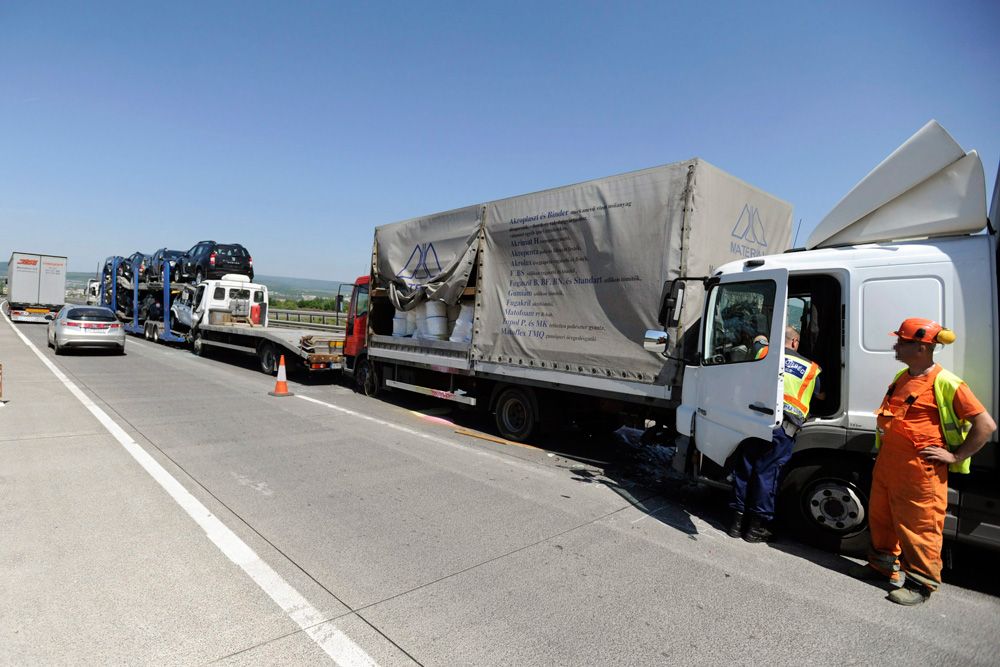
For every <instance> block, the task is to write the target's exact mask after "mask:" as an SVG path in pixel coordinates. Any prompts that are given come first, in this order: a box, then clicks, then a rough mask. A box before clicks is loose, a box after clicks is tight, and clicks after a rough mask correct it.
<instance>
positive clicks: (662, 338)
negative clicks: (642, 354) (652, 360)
mask: <svg viewBox="0 0 1000 667" xmlns="http://www.w3.org/2000/svg"><path fill="white" fill-rule="evenodd" d="M669 340H670V334H668V333H667V332H666V331H657V330H656V329H649V330H648V331H646V335H645V336H644V337H643V339H642V349H644V350H647V351H649V352H659V353H660V354H666V353H667V342H668V341H669Z"/></svg>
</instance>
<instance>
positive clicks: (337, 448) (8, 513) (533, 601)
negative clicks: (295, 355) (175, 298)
mask: <svg viewBox="0 0 1000 667" xmlns="http://www.w3.org/2000/svg"><path fill="white" fill-rule="evenodd" d="M17 332H21V334H22V335H23V337H24V338H23V339H22V337H21V336H19V335H18V333H17ZM32 346H33V347H32ZM36 350H37V353H36ZM0 363H2V364H3V392H4V396H3V397H4V399H6V400H7V402H6V404H5V405H4V406H3V407H2V408H0V499H2V510H0V512H2V513H0V516H2V517H3V524H2V525H3V532H2V535H3V539H2V540H0V582H2V591H3V594H2V596H0V663H4V664H95V663H99V664H107V663H126V662H127V663H135V664H185V665H189V664H204V663H214V662H218V663H222V664H269V665H271V664H274V665H277V664H289V665H300V664H310V665H311V664H323V663H330V662H335V663H338V664H342V665H363V664H382V665H408V664H422V665H500V664H503V665H585V664H586V665H609V664H620V665H652V664H748V663H771V664H795V665H799V664H871V663H873V662H876V661H877V662H879V663H880V664H915V663H924V664H926V663H939V664H963V665H965V664H982V665H987V664H993V665H995V664H998V662H1000V656H998V653H997V636H998V635H1000V600H998V598H997V597H996V590H995V588H991V585H989V584H984V583H983V582H995V581H996V579H997V577H996V572H995V567H981V565H980V563H990V562H992V563H995V558H994V557H993V555H990V556H989V558H988V559H981V560H979V561H977V560H975V559H973V560H970V561H968V563H969V565H968V566H967V567H966V571H965V573H964V574H965V578H964V579H962V578H960V577H959V578H956V579H955V580H956V581H962V582H968V583H969V584H971V587H969V586H966V585H959V584H950V585H949V584H946V585H945V586H944V587H943V588H942V590H941V592H939V593H938V594H936V595H935V596H934V597H933V598H932V599H931V600H930V601H929V602H928V603H927V604H924V605H921V606H919V607H915V608H904V607H900V606H897V605H893V604H891V603H889V602H887V601H886V600H885V599H884V598H885V595H886V592H885V591H884V590H883V589H881V588H879V587H878V586H873V585H871V584H868V583H864V582H860V581H855V580H853V579H850V578H849V577H847V576H846V575H845V574H844V571H845V570H846V568H847V567H848V566H849V565H850V564H851V561H849V560H848V559H846V558H843V557H840V556H836V555H832V554H828V553H824V552H820V551H816V550H814V549H811V548H809V547H807V546H804V545H801V544H798V543H796V542H795V541H794V540H791V539H788V538H785V539H782V540H780V541H779V542H777V543H775V544H773V545H760V544H758V545H753V544H748V543H746V542H743V541H742V540H734V539H731V538H729V537H727V536H726V535H725V533H724V532H723V530H722V526H721V522H722V520H723V517H724V509H723V501H724V498H720V497H719V495H717V494H715V493H710V492H691V493H690V494H687V495H682V494H677V493H664V489H663V487H661V486H658V485H656V484H655V483H650V480H653V479H655V477H656V475H655V471H652V472H650V470H649V465H653V466H654V467H655V460H652V461H650V460H648V459H647V460H645V461H643V459H642V457H637V456H635V453H634V452H631V453H630V452H629V449H628V448H627V447H624V446H621V445H619V446H616V445H614V444H613V443H610V442H599V441H592V440H587V439H585V438H583V437H582V436H577V435H575V434H566V435H564V436H563V437H553V438H543V439H540V440H539V441H537V442H535V443H533V444H534V445H535V446H534V447H529V446H517V445H512V444H504V443H502V442H497V441H494V440H491V439H489V437H488V435H487V437H483V435H484V434H483V433H482V430H484V429H488V426H486V425H485V423H484V422H482V421H481V420H480V421H477V420H476V419H475V418H474V417H472V416H469V415H466V414H463V413H457V412H453V411H452V408H451V407H450V406H449V405H447V404H442V403H438V402H433V401H431V400H430V399H428V400H423V399H422V398H420V397H416V398H414V397H412V396H406V395H403V396H401V395H395V394H394V395H388V396H386V397H385V398H384V399H383V398H380V399H370V398H366V397H363V396H360V395H358V394H355V393H353V392H352V391H351V390H350V389H348V388H347V387H346V386H341V385H340V384H338V383H336V382H335V381H330V380H327V381H324V380H318V381H307V382H304V383H302V382H291V383H290V384H291V389H292V391H293V392H294V393H295V396H293V397H288V398H275V397H271V396H269V395H268V394H267V392H268V391H269V390H271V389H272V388H273V379H271V378H269V377H267V376H265V375H262V374H260V373H259V372H257V371H256V370H255V369H254V362H253V361H252V360H250V359H245V360H244V359H243V358H241V357H238V356H234V355H230V354H218V355H215V356H210V357H207V358H199V357H196V356H194V355H193V354H191V353H190V352H188V351H187V350H183V349H180V348H176V347H169V346H164V345H157V344H154V343H150V342H147V341H145V340H140V339H136V338H130V339H129V340H128V343H127V354H126V355H125V356H113V355H105V354H103V353H94V352H83V353H77V354H72V353H71V354H69V355H65V356H58V357H56V356H55V355H54V354H53V352H52V350H51V349H48V348H47V347H46V341H45V327H44V326H43V325H11V324H10V323H9V322H8V321H6V320H3V321H2V322H0ZM644 465H645V469H644V467H643V466H644ZM971 570H978V571H971ZM977 582H978V583H977Z"/></svg>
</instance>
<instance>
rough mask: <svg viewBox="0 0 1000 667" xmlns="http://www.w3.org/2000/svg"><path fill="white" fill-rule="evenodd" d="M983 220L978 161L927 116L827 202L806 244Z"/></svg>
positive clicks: (953, 230) (943, 230)
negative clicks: (834, 199)
mask: <svg viewBox="0 0 1000 667" xmlns="http://www.w3.org/2000/svg"><path fill="white" fill-rule="evenodd" d="M985 226H986V182H985V178H984V176H983V163H982V162H981V161H980V159H979V155H978V154H977V153H976V152H975V151H971V152H969V153H966V152H965V151H964V150H962V147H961V146H959V145H958V144H957V143H956V142H955V140H954V139H952V138H951V136H950V135H949V134H948V133H947V132H946V131H945V129H944V128H943V127H941V126H940V125H939V124H938V122H937V121H935V120H932V121H930V122H929V123H927V124H926V125H924V126H923V127H922V128H921V129H920V131H919V132H917V133H916V134H914V135H913V136H912V137H910V138H909V139H908V140H907V141H906V143H904V144H903V145H902V146H900V147H899V148H897V149H896V150H895V151H893V153H892V154H891V155H890V156H889V157H887V158H886V159H885V160H883V161H882V163H881V164H879V165H878V166H877V167H875V168H874V169H873V170H872V171H871V172H870V173H869V174H868V175H867V176H865V177H864V178H863V179H861V181H860V182H859V183H858V184H857V185H855V186H854V187H853V188H852V189H851V191H850V192H848V193H847V195H846V196H844V198H843V199H841V200H840V202H839V203H838V204H837V205H836V206H834V207H833V210H832V211H830V212H829V213H828V214H827V215H826V217H825V218H823V220H822V221H821V222H820V223H819V225H818V226H817V227H816V229H815V230H814V231H813V233H812V234H810V235H809V239H808V240H807V241H806V248H810V249H811V248H820V247H824V246H834V245H849V244H857V243H875V242H880V241H892V240H898V239H905V238H915V237H925V236H942V235H951V234H972V233H975V232H978V231H980V230H982V229H983V228H984V227H985Z"/></svg>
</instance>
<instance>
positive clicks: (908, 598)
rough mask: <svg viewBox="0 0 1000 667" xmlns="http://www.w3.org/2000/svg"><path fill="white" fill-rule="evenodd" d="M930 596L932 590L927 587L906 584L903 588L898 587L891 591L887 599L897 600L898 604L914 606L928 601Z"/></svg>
mask: <svg viewBox="0 0 1000 667" xmlns="http://www.w3.org/2000/svg"><path fill="white" fill-rule="evenodd" d="M930 596H931V592H930V591H929V590H927V588H926V587H924V586H920V585H919V584H917V585H914V586H909V585H906V586H903V587H902V588H897V589H896V590H894V591H893V592H891V593H889V596H888V597H887V598H886V599H887V600H889V601H890V602H895V603H896V604H901V605H904V606H906V607H912V606H913V605H917V604H920V603H922V602H926V601H927V599H928V598H930Z"/></svg>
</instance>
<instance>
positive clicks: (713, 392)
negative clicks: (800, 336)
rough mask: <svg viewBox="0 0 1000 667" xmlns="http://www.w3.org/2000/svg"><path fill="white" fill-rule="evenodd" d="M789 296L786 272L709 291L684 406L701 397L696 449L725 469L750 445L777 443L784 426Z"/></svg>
mask: <svg viewBox="0 0 1000 667" xmlns="http://www.w3.org/2000/svg"><path fill="white" fill-rule="evenodd" d="M787 294H788V271H787V269H772V270H765V271H754V272H752V273H740V274H732V275H728V276H723V277H722V278H721V279H720V280H719V282H718V283H716V284H715V285H712V286H711V287H710V289H709V293H708V298H707V300H706V310H705V316H704V318H702V332H701V334H702V336H701V345H700V350H701V352H700V357H699V368H698V369H696V372H695V378H696V382H695V383H694V384H695V385H696V386H695V387H693V390H694V391H693V392H688V391H685V392H684V402H685V403H688V402H689V393H693V394H694V396H692V397H690V398H693V400H694V401H695V405H694V406H690V407H692V408H693V410H692V412H693V413H694V428H695V444H696V446H697V448H698V450H699V451H701V453H703V454H704V455H705V456H707V457H708V458H710V459H712V460H713V461H715V462H716V463H718V464H719V465H723V464H724V463H725V461H726V459H727V458H728V457H729V455H730V454H732V453H733V451H735V450H736V447H737V446H738V445H739V444H740V443H741V442H742V441H743V440H745V439H747V438H760V439H762V440H770V439H771V431H772V430H773V429H774V427H775V426H777V425H778V424H779V423H780V422H781V419H782V405H783V398H782V397H783V394H784V392H783V382H782V369H783V367H784V340H785V318H786V314H785V300H786V297H787ZM764 337H766V340H765V338H764ZM765 344H766V346H767V347H766V348H764V347H763V345H765ZM685 385H686V382H685Z"/></svg>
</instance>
